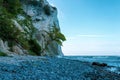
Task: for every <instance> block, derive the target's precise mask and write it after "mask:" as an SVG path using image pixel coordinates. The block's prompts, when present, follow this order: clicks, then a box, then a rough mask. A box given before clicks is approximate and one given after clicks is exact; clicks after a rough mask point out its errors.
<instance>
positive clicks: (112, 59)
mask: <svg viewBox="0 0 120 80" xmlns="http://www.w3.org/2000/svg"><path fill="white" fill-rule="evenodd" d="M64 58H66V59H71V60H80V61H87V62H100V63H107V64H108V66H113V67H111V68H108V70H109V71H112V72H116V73H118V74H120V56H64Z"/></svg>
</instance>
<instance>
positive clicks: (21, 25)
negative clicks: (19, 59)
mask: <svg viewBox="0 0 120 80" xmlns="http://www.w3.org/2000/svg"><path fill="white" fill-rule="evenodd" d="M20 3H21V4H22V9H23V10H22V9H21V7H20V9H21V10H22V13H17V14H16V15H13V16H15V17H12V18H10V19H9V21H11V24H9V26H6V27H10V30H11V31H10V32H11V34H12V35H9V36H8V38H7V37H5V36H4V34H6V32H4V31H3V33H2V34H1V37H0V51H2V52H5V53H7V54H8V55H9V54H13V53H15V54H19V55H27V54H33V53H34V54H36V55H43V56H44V55H47V56H63V53H62V50H61V45H60V44H61V42H62V41H64V37H63V36H64V35H63V36H62V37H61V35H62V34H61V33H60V27H59V22H58V18H57V8H55V7H52V6H51V5H50V4H49V3H48V2H47V1H46V0H20ZM8 13H9V12H8ZM10 14H12V13H10ZM4 15H6V14H4ZM7 16H9V15H7ZM1 18H2V17H1ZM7 19H8V18H7ZM8 29H9V28H8ZM1 30H2V29H1ZM55 30H56V31H55ZM7 32H9V30H8V31H7ZM2 35H3V36H4V37H2ZM56 35H57V36H56ZM11 38H12V39H11ZM9 39H11V40H9ZM8 44H10V45H8ZM30 52H31V53H30Z"/></svg>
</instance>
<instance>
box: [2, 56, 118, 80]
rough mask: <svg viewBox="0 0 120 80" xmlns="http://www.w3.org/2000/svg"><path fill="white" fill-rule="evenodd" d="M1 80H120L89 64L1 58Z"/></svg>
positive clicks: (16, 57)
mask: <svg viewBox="0 0 120 80" xmlns="http://www.w3.org/2000/svg"><path fill="white" fill-rule="evenodd" d="M0 80H120V75H119V74H116V73H114V72H110V71H107V70H106V67H99V66H93V65H91V63H89V62H83V61H78V60H69V59H64V58H57V57H39V56H14V57H0Z"/></svg>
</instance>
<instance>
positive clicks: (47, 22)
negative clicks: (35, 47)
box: [21, 0, 63, 56]
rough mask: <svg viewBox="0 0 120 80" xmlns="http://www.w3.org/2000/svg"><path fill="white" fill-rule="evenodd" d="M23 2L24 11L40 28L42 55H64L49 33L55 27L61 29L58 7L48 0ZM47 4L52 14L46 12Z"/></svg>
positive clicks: (37, 34)
mask: <svg viewBox="0 0 120 80" xmlns="http://www.w3.org/2000/svg"><path fill="white" fill-rule="evenodd" d="M21 2H22V4H23V9H24V11H25V12H26V13H27V15H29V16H30V17H31V18H32V23H33V25H34V27H36V28H37V29H38V32H37V33H36V38H37V39H38V41H39V44H40V45H41V47H42V55H52V56H54V55H63V53H62V51H61V47H60V45H58V43H56V42H55V41H52V40H51V39H50V37H49V36H48V34H47V33H49V32H50V31H51V29H53V28H54V27H56V28H57V29H60V27H59V22H58V18H57V9H56V8H55V7H52V6H51V5H50V4H49V3H48V2H47V1H46V0H36V1H35V0H34V3H33V2H32V1H28V2H25V1H24V0H21ZM46 6H47V8H48V9H49V10H48V11H49V13H50V14H46V13H45V10H44V8H45V7H46ZM48 42H49V43H48ZM46 46H47V47H46Z"/></svg>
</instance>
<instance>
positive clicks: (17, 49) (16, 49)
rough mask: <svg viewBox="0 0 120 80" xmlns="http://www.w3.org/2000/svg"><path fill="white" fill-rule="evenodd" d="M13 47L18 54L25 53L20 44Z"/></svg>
mask: <svg viewBox="0 0 120 80" xmlns="http://www.w3.org/2000/svg"><path fill="white" fill-rule="evenodd" d="M12 49H13V52H15V53H17V54H20V55H22V54H24V52H23V50H22V49H20V48H19V47H18V46H13V48H12Z"/></svg>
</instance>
